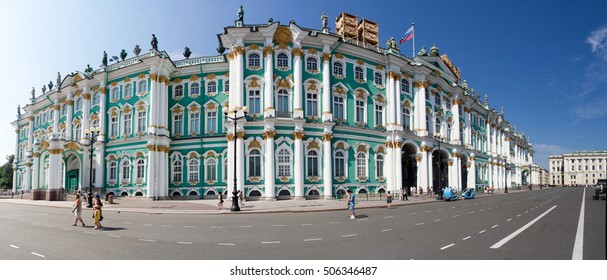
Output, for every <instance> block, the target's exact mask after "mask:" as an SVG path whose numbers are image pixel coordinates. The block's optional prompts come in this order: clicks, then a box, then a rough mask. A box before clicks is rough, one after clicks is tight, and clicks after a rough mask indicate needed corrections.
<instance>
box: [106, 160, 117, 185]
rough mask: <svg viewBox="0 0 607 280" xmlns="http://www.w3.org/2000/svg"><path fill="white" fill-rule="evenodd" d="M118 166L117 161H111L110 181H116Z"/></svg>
mask: <svg viewBox="0 0 607 280" xmlns="http://www.w3.org/2000/svg"><path fill="white" fill-rule="evenodd" d="M117 168H118V167H117V166H116V162H115V161H112V162H110V168H109V172H108V174H109V178H110V181H116V178H117V176H116V175H117V171H118V169H117Z"/></svg>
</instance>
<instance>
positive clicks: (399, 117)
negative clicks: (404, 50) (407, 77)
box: [393, 74, 404, 190]
mask: <svg viewBox="0 0 607 280" xmlns="http://www.w3.org/2000/svg"><path fill="white" fill-rule="evenodd" d="M400 79H401V75H400V74H395V75H394V83H393V85H394V87H395V89H394V96H395V99H394V100H395V102H396V110H394V114H396V124H397V125H398V127H400V128H402V127H404V126H403V122H404V120H403V110H402V107H403V105H402V102H401V100H400V93H401V91H402V88H401V87H402V84H401V82H400ZM399 190H400V188H399Z"/></svg>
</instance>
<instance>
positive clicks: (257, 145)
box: [249, 140, 261, 150]
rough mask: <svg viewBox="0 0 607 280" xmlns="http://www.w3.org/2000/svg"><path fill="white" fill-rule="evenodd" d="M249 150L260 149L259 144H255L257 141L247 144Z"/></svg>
mask: <svg viewBox="0 0 607 280" xmlns="http://www.w3.org/2000/svg"><path fill="white" fill-rule="evenodd" d="M250 149H261V144H260V143H259V142H257V140H253V141H251V143H249V150H250Z"/></svg>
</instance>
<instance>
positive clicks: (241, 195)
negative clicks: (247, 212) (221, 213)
mask: <svg viewBox="0 0 607 280" xmlns="http://www.w3.org/2000/svg"><path fill="white" fill-rule="evenodd" d="M238 201H240V207H243V208H244V195H243V194H242V192H241V191H240V190H238Z"/></svg>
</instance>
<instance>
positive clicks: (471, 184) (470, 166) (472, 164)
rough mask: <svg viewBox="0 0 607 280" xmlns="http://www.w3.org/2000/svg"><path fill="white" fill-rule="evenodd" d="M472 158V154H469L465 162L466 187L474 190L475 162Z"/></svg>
mask: <svg viewBox="0 0 607 280" xmlns="http://www.w3.org/2000/svg"><path fill="white" fill-rule="evenodd" d="M474 159H475V157H474V155H470V158H469V160H468V162H467V163H466V164H467V168H468V178H467V179H468V187H469V188H474V189H475V190H476V163H475V162H474Z"/></svg>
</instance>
